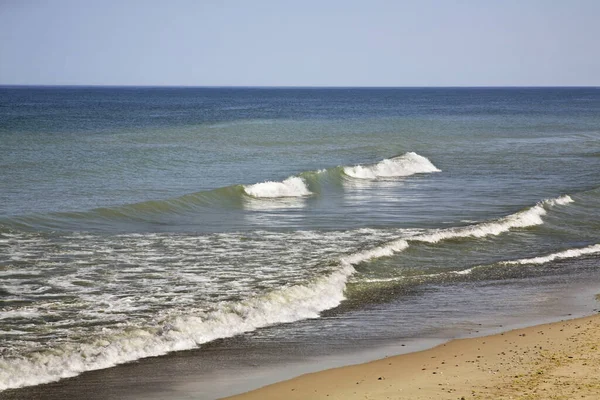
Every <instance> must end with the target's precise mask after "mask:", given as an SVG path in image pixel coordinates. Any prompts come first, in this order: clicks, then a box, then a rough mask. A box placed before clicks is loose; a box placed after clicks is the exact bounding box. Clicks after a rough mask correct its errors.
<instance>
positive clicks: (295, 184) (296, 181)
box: [244, 176, 312, 198]
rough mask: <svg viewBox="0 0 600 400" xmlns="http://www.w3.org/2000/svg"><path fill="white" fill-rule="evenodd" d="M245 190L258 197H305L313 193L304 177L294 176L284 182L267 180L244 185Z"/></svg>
mask: <svg viewBox="0 0 600 400" xmlns="http://www.w3.org/2000/svg"><path fill="white" fill-rule="evenodd" d="M244 191H245V192H246V193H247V194H248V195H250V196H252V197H258V198H278V197H304V196H310V195H311V194H312V193H311V191H310V190H308V187H307V186H306V182H304V179H302V178H300V177H297V176H292V177H290V178H287V179H286V180H284V181H282V182H273V181H267V182H262V183H255V184H254V185H247V186H244Z"/></svg>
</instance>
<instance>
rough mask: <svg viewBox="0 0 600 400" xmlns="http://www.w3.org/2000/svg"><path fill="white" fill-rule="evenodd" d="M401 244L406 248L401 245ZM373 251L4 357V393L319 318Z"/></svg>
mask: <svg viewBox="0 0 600 400" xmlns="http://www.w3.org/2000/svg"><path fill="white" fill-rule="evenodd" d="M398 246H402V245H401V244H400V243H398ZM376 256H378V253H374V252H372V251H369V252H364V253H357V254H355V255H351V256H348V257H345V258H343V259H342V260H341V262H340V265H339V268H338V269H337V270H336V271H334V272H332V273H330V274H329V275H326V276H324V277H321V278H319V279H316V280H314V281H313V282H312V283H309V284H307V285H295V286H291V287H287V288H284V289H281V290H276V291H273V292H271V293H269V294H267V295H265V296H261V297H256V298H252V299H248V300H245V301H242V302H236V303H232V302H222V303H220V304H219V305H218V306H217V308H216V309H215V310H214V311H211V312H202V311H197V312H196V313H194V312H190V313H189V314H186V315H170V316H167V317H165V318H163V319H161V320H160V321H157V327H156V328H144V329H142V328H140V329H131V328H130V329H128V330H127V331H124V332H122V331H114V332H112V333H111V334H108V335H106V336H105V337H101V338H97V339H96V340H95V341H94V342H90V343H83V344H82V343H79V344H77V343H70V344H65V345H64V346H63V347H60V348H53V349H51V350H49V351H40V352H35V353H32V354H30V356H29V357H25V356H23V357H18V358H17V357H12V358H4V357H3V358H0V391H1V390H6V389H10V388H18V387H22V386H30V385H38V384H42V383H46V382H52V381H56V380H59V379H62V378H67V377H72V376H76V375H78V374H80V373H82V372H84V371H90V370H96V369H103V368H109V367H112V366H115V365H117V364H122V363H126V362H130V361H133V360H137V359H140V358H144V357H152V356H159V355H163V354H166V353H168V352H172V351H180V350H187V349H192V348H196V347H198V346H199V345H201V344H202V343H206V342H210V341H212V340H215V339H218V338H224V337H231V336H234V335H238V334H241V333H244V332H249V331H253V330H255V329H257V328H260V327H265V326H269V325H273V324H279V323H288V322H293V321H298V320H301V319H307V318H317V317H319V313H320V312H321V311H323V310H326V309H330V308H333V307H336V306H337V305H339V304H340V303H341V302H342V300H344V298H345V297H344V290H345V287H346V282H347V280H348V277H349V276H350V275H352V274H353V273H354V271H355V270H354V267H353V264H355V263H358V262H361V261H364V260H366V259H368V258H372V257H376Z"/></svg>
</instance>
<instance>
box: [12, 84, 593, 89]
mask: <svg viewBox="0 0 600 400" xmlns="http://www.w3.org/2000/svg"><path fill="white" fill-rule="evenodd" d="M0 88H153V89H160V88H164V89H169V88H171V89H186V88H187V89H511V88H514V89H536V88H539V89H544V88H547V89H551V88H555V89H562V88H565V89H567V88H573V89H576V88H581V89H583V88H590V89H597V88H600V86H595V85H507V86H501V85H474V86H467V85H464V86H463V85H442V86H418V85H409V86H363V85H361V86H344V85H340V86H310V85H305V86H294V85H281V86H279V85H112V84H106V85H104V84H2V83H0Z"/></svg>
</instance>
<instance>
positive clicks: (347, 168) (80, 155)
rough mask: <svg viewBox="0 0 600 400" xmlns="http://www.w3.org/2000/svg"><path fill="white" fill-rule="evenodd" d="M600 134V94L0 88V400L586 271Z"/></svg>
mask: <svg viewBox="0 0 600 400" xmlns="http://www.w3.org/2000/svg"><path fill="white" fill-rule="evenodd" d="M599 127H600V91H599V90H598V89H596V88H544V89H540V88H538V89H535V88H506V89H502V88H493V89H485V88H480V89H352V88H348V89H259V88H256V89H252V88H246V89H244V88H231V89H229V88H196V89H195V88H30V87H24V88H17V87H3V88H0V277H1V281H0V282H1V283H0V301H1V303H0V306H1V308H0V338H1V339H2V343H3V348H4V350H3V352H2V355H1V357H2V359H1V361H0V390H2V389H8V388H16V387H22V386H28V385H37V384H41V383H45V382H49V381H53V380H58V379H60V378H65V377H69V376H75V375H77V374H80V373H82V372H84V371H88V370H94V369H101V368H107V367H111V366H114V365H117V364H120V363H124V362H128V361H133V360H137V359H140V358H144V357H148V356H155V355H163V354H166V353H168V352H172V351H178V350H186V349H192V348H196V347H198V346H202V345H204V344H206V343H209V342H212V341H214V340H215V339H219V338H226V337H231V336H234V335H239V334H241V333H248V332H254V333H255V334H256V336H255V339H254V341H255V345H256V346H259V347H260V346H261V345H265V343H268V342H273V343H279V342H284V341H286V340H291V339H290V338H296V339H294V340H298V341H299V342H300V343H305V344H307V343H311V342H314V341H316V342H318V343H328V341H329V340H330V339H331V338H333V340H334V341H335V340H339V341H348V342H352V340H354V339H356V338H358V337H360V338H363V339H364V338H365V337H366V338H367V339H368V338H372V339H373V340H375V339H377V340H380V339H386V338H387V339H393V338H395V337H399V336H398V335H400V336H402V335H404V336H413V337H418V336H419V335H423V334H425V332H431V331H432V330H435V329H437V328H439V327H442V326H446V325H448V324H451V323H452V324H456V323H460V317H458V316H457V314H458V315H463V316H465V317H464V318H467V319H472V318H476V316H477V315H483V314H485V315H490V314H493V312H494V310H495V307H497V308H498V309H500V308H502V307H505V303H506V304H509V303H510V302H511V301H512V302H514V298H515V293H517V294H518V293H523V301H522V302H521V303H519V304H516V305H515V304H512V303H510V304H511V307H514V308H515V310H517V309H519V310H525V309H527V306H528V305H527V303H526V301H528V300H526V299H530V297H528V296H526V293H530V292H531V291H534V292H535V290H537V289H536V288H539V290H540V291H541V290H542V288H548V287H550V286H552V285H554V284H556V283H557V282H558V283H560V284H561V285H563V286H561V287H564V290H569V286H568V283H569V282H573V283H574V282H581V281H586V282H587V283H593V282H598V281H597V279H598V278H599V277H598V275H597V273H596V270H597V267H598V262H599V260H600V258H598V257H599V255H600V235H599V233H598V232H600V230H599V228H600V212H599V205H600V173H599V172H600V130H599V129H600V128H599ZM565 285H566V286H565ZM489 287H493V288H494V290H498V292H497V293H496V295H497V296H498V298H497V299H495V301H494V302H493V305H494V306H493V307H492V306H490V304H486V305H485V307H484V306H483V305H481V306H480V307H479V308H478V305H477V304H473V302H469V301H465V302H462V301H458V300H457V298H456V297H449V298H448V299H450V300H448V299H447V300H446V301H449V302H450V303H451V304H453V305H454V306H453V307H454V308H453V311H456V313H457V314H454V313H446V314H444V315H445V316H444V315H440V314H438V313H436V312H435V310H436V308H437V307H439V302H440V296H442V297H443V294H444V293H455V292H457V291H459V292H461V293H463V292H462V291H461V290H464V291H465V292H464V293H466V296H467V298H468V297H469V294H468V293H469V292H472V293H473V299H475V298H476V296H481V293H482V292H485V290H486V288H489ZM465 288H470V289H468V290H467V289H465ZM498 288H504V289H501V290H500V289H498ZM476 293H479V294H477V295H476ZM461 296H465V295H464V294H461ZM556 296H558V295H556ZM481 304H483V303H481ZM404 307H408V308H410V309H411V310H412V311H411V312H405V311H406V309H405V308H404ZM374 310H375V311H374ZM402 310H405V311H402ZM433 317H435V318H433ZM444 318H446V319H444ZM457 321H458V322H457ZM282 324H287V325H282ZM266 327H271V329H269V330H265V329H264V328H266ZM436 327H437V328H436ZM265 332H268V333H265ZM307 332H308V333H307ZM250 340H251V341H252V339H250ZM261 343H262V344H261ZM265 346H268V345H265ZM307 346H308V344H307ZM32 371H36V372H35V374H34V373H32Z"/></svg>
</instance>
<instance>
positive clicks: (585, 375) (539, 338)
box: [228, 315, 600, 400]
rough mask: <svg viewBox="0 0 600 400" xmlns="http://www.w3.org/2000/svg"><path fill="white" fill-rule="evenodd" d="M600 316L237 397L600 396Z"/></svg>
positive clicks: (333, 372) (447, 345) (449, 345)
mask: <svg viewBox="0 0 600 400" xmlns="http://www.w3.org/2000/svg"><path fill="white" fill-rule="evenodd" d="M599 348H600V316H599V315H594V316H590V317H585V318H578V319H573V320H566V321H561V322H555V323H551V324H545V325H538V326H533V327H530V328H525V329H517V330H513V331H509V332H505V333H500V334H497V335H493V336H486V337H479V338H469V339H458V340H453V341H451V342H448V343H445V344H442V345H440V346H437V347H435V348H432V349H429V350H425V351H420V352H416V353H410V354H404V355H400V356H394V357H388V358H385V359H381V360H378V361H373V362H369V363H366V364H360V365H353V366H348V367H342V368H336V369H330V370H325V371H321V372H317V373H312V374H306V375H302V376H299V377H297V378H295V379H292V380H289V381H284V382H280V383H276V384H273V385H269V386H266V387H263V388H260V389H258V390H254V391H251V392H248V393H244V394H241V395H237V396H233V397H229V398H228V399H230V400H233V399H235V400H253V399H260V400H268V399H328V400H331V399H375V400H376V399H453V400H456V399H576V398H577V399H600V350H599Z"/></svg>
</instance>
